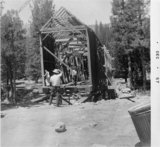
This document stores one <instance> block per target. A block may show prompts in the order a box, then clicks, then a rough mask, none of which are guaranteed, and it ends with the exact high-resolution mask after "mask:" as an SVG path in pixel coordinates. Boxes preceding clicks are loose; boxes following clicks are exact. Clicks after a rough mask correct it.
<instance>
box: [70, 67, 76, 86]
mask: <svg viewBox="0 0 160 147" xmlns="http://www.w3.org/2000/svg"><path fill="white" fill-rule="evenodd" d="M71 72H72V79H73V82H74V85H75V86H76V85H77V70H76V67H75V66H73V68H72V71H71Z"/></svg>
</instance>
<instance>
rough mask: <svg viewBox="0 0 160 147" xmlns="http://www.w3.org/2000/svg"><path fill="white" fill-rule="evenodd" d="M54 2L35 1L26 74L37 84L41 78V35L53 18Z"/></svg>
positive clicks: (28, 42) (28, 44)
mask: <svg viewBox="0 0 160 147" xmlns="http://www.w3.org/2000/svg"><path fill="white" fill-rule="evenodd" d="M53 9H54V7H53V6H52V0H35V1H34V5H33V8H32V23H31V26H30V36H28V39H27V49H28V51H27V57H28V58H27V59H28V60H27V65H26V67H27V68H26V74H27V75H28V76H31V77H32V78H33V79H34V80H35V81H36V82H37V81H38V79H39V78H40V77H41V66H40V49H39V47H40V44H39V33H40V29H41V28H42V26H43V25H44V24H45V23H46V22H47V21H48V20H49V19H50V18H51V17H52V13H53V11H54V10H53Z"/></svg>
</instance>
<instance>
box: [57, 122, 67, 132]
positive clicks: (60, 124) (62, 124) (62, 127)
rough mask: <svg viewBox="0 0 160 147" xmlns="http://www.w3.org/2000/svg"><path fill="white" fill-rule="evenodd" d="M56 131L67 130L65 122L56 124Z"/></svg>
mask: <svg viewBox="0 0 160 147" xmlns="http://www.w3.org/2000/svg"><path fill="white" fill-rule="evenodd" d="M55 131H56V132H58V133H61V132H65V131H66V125H65V124H64V123H63V122H58V123H57V124H56V126H55Z"/></svg>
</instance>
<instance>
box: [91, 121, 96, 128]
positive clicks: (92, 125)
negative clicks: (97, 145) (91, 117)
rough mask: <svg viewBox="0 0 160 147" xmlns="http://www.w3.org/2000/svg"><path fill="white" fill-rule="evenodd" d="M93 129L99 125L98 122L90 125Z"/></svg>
mask: <svg viewBox="0 0 160 147" xmlns="http://www.w3.org/2000/svg"><path fill="white" fill-rule="evenodd" d="M89 125H90V126H91V127H93V128H94V127H96V126H97V125H98V124H97V123H96V122H92V123H91V124H89Z"/></svg>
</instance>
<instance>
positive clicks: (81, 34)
mask: <svg viewBox="0 0 160 147" xmlns="http://www.w3.org/2000/svg"><path fill="white" fill-rule="evenodd" d="M40 51H41V69H42V77H43V87H44V89H47V88H48V87H46V85H45V79H44V70H48V71H49V72H50V73H51V72H52V70H53V69H55V68H59V69H61V70H63V73H64V74H63V78H62V82H63V84H62V88H63V89H64V87H65V88H67V89H71V91H74V92H75V91H78V92H81V93H83V94H84V95H85V94H90V93H91V91H92V92H93V91H94V92H97V91H101V92H102V91H103V92H102V93H104V91H106V90H107V82H106V79H107V73H106V69H105V65H106V63H105V62H108V60H105V58H106V57H105V56H104V48H103V46H102V44H101V42H100V41H99V39H98V38H97V36H96V35H95V33H94V32H93V30H92V29H90V28H89V27H88V26H86V25H84V24H83V23H82V22H81V21H80V20H78V19H77V18H76V17H75V16H74V15H72V14H71V13H70V12H69V11H68V10H66V9H65V8H63V7H62V8H60V9H59V10H58V11H57V12H55V15H54V16H53V17H52V18H50V19H49V20H48V22H47V23H46V24H45V25H44V26H43V27H42V29H41V31H40ZM73 67H74V68H76V70H77V71H78V75H77V76H78V78H77V79H78V82H77V85H76V86H75V85H74V84H73V82H72V77H71V71H72V69H73ZM83 94H82V95H83Z"/></svg>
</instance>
